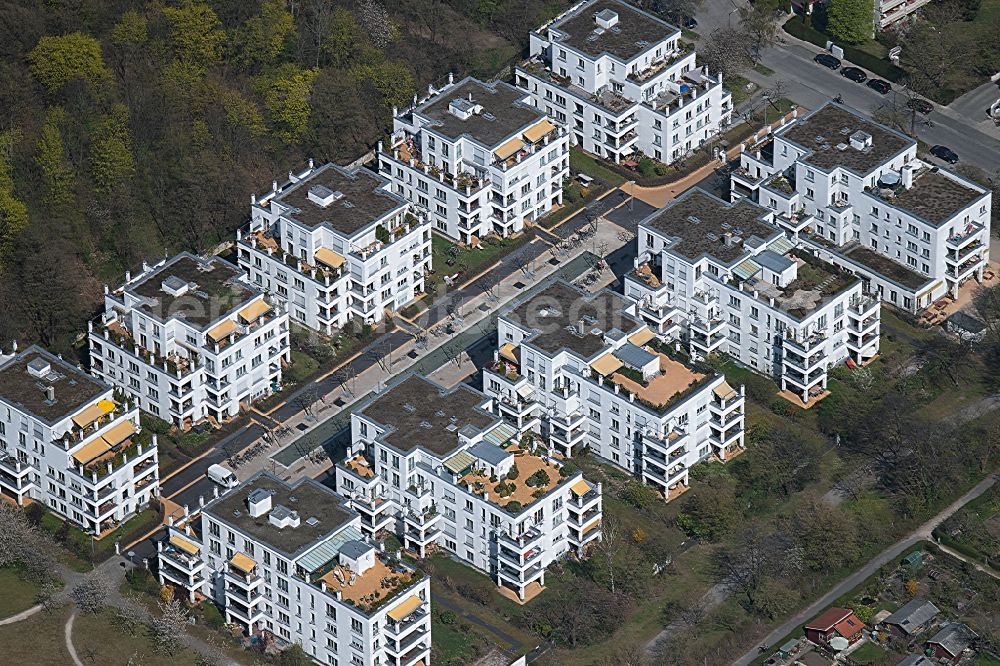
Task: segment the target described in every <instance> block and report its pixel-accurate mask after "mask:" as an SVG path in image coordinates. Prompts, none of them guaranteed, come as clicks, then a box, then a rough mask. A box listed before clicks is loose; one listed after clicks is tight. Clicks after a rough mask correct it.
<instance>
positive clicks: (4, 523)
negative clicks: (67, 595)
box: [0, 502, 56, 580]
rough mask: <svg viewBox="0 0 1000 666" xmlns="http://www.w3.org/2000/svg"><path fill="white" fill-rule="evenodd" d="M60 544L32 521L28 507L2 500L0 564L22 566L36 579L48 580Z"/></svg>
mask: <svg viewBox="0 0 1000 666" xmlns="http://www.w3.org/2000/svg"><path fill="white" fill-rule="evenodd" d="M55 549H56V545H55V543H54V542H53V541H52V539H51V537H49V536H48V535H47V534H46V533H44V532H42V531H41V530H39V529H38V527H36V526H35V525H32V524H31V522H30V521H28V519H27V516H26V515H25V513H24V511H22V510H21V509H19V508H18V507H15V506H12V505H10V504H8V503H7V502H0V567H6V566H12V565H16V566H20V567H22V568H23V569H24V570H25V572H26V573H27V574H28V575H30V576H31V577H32V578H33V579H35V580H45V579H47V578H48V577H49V576H50V575H51V571H52V569H53V567H54V562H55V557H54V553H55Z"/></svg>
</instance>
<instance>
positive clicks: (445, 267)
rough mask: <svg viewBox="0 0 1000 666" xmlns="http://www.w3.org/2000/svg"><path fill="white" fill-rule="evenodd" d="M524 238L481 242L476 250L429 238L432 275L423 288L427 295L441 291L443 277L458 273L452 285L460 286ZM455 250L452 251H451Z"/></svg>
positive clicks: (520, 242) (491, 239)
mask: <svg viewBox="0 0 1000 666" xmlns="http://www.w3.org/2000/svg"><path fill="white" fill-rule="evenodd" d="M524 238H525V237H524V236H523V235H522V236H519V237H518V238H500V239H497V238H485V239H481V245H480V246H479V247H478V248H470V247H461V246H459V245H456V243H455V242H454V241H453V240H451V239H450V238H446V237H445V236H442V235H440V234H437V233H435V234H433V235H432V236H431V256H432V257H433V259H432V262H433V266H434V274H433V275H429V276H428V277H427V279H426V282H425V289H426V291H427V294H428V295H429V296H434V295H436V294H437V293H438V292H439V290H441V289H448V287H446V285H445V282H444V276H446V275H449V276H450V275H454V274H455V273H461V275H460V276H459V277H458V281H457V283H456V284H464V283H465V282H468V281H469V280H471V279H472V278H474V277H476V276H477V275H479V274H480V273H482V272H483V271H485V270H486V269H487V268H489V267H490V266H492V265H493V264H495V263H496V262H497V261H498V260H499V259H500V257H502V256H504V255H505V254H507V253H509V252H511V251H513V250H514V249H515V248H517V247H519V246H520V245H522V244H523V243H524V242H525V241H524ZM453 247H454V248H456V249H455V250H454V251H453V250H452V249H451V248H453Z"/></svg>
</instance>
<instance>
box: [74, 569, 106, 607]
mask: <svg viewBox="0 0 1000 666" xmlns="http://www.w3.org/2000/svg"><path fill="white" fill-rule="evenodd" d="M110 588H111V586H110V584H109V583H108V580H107V579H106V578H105V577H104V575H103V574H101V573H98V572H95V573H92V574H90V575H88V576H87V577H86V578H84V579H83V580H82V581H80V582H79V583H77V584H76V586H75V587H74V588H73V590H72V591H71V592H70V596H71V597H72V598H73V603H75V604H76V607H77V608H79V609H80V610H81V611H83V612H84V613H91V614H96V613H98V612H100V610H101V609H102V608H104V604H105V601H106V600H107V598H108V592H109V591H110Z"/></svg>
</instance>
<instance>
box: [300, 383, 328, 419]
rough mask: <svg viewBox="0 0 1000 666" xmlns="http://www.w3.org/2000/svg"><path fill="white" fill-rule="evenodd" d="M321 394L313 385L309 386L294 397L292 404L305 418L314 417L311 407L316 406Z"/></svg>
mask: <svg viewBox="0 0 1000 666" xmlns="http://www.w3.org/2000/svg"><path fill="white" fill-rule="evenodd" d="M322 397H323V396H322V393H321V392H320V390H319V387H317V386H316V385H315V384H310V385H309V386H307V387H306V388H304V389H303V390H302V391H300V392H299V394H298V395H296V396H295V401H294V404H295V406H296V407H298V408H299V409H301V410H302V411H303V412H304V413H305V415H306V416H314V415H315V413H314V412H313V405H315V404H316V402H317V401H319V400H320V399H321V398H322Z"/></svg>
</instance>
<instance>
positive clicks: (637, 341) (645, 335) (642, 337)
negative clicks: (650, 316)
mask: <svg viewBox="0 0 1000 666" xmlns="http://www.w3.org/2000/svg"><path fill="white" fill-rule="evenodd" d="M655 337H656V334H655V333H653V332H652V331H651V330H649V329H648V328H641V329H639V330H638V331H636V332H635V333H633V334H632V335H630V336H628V341H629V342H631V343H632V344H634V345H635V346H636V347H641V346H643V345H644V344H646V343H647V342H649V341H650V340H652V339H653V338H655Z"/></svg>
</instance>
